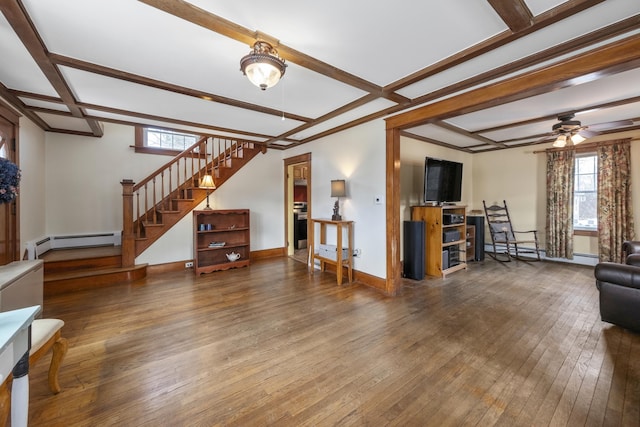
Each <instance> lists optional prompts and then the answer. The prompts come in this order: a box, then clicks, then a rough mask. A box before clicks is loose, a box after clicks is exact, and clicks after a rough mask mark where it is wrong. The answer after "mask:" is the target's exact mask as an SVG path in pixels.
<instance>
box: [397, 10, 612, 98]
mask: <svg viewBox="0 0 640 427" xmlns="http://www.w3.org/2000/svg"><path fill="white" fill-rule="evenodd" d="M603 1H604V0H569V1H566V2H564V3H562V4H561V5H559V6H557V7H555V8H553V9H551V10H548V11H546V12H544V13H542V14H540V15H538V16H537V17H535V18H534V20H533V24H532V25H530V26H529V27H527V28H526V29H524V30H522V31H520V32H518V33H513V32H511V31H503V32H502V33H500V34H497V35H495V36H493V37H491V38H489V39H487V40H485V41H483V42H480V43H478V44H476V45H474V46H471V47H469V48H468V49H464V50H462V51H460V52H458V53H456V54H454V55H451V56H450V57H448V58H446V59H444V60H442V61H439V62H437V63H435V64H433V65H430V66H428V67H426V68H423V69H422V70H419V71H416V72H415V73H413V74H410V75H408V76H407V77H404V78H402V79H400V80H398V81H396V82H393V83H391V84H389V85H387V86H385V90H389V91H397V90H399V89H402V88H403V87H406V86H409V85H412V84H414V83H416V82H418V81H420V80H424V79H426V78H427V77H431V76H433V75H435V74H438V73H441V72H443V71H445V70H447V69H449V68H451V67H455V66H456V65H459V64H462V63H463V62H466V61H469V60H471V59H473V58H476V57H478V56H480V55H483V54H485V53H487V52H490V51H492V50H494V49H497V48H499V47H501V46H504V45H506V44H508V43H511V42H513V41H515V40H518V39H519V38H521V37H524V36H526V35H528V34H531V33H533V32H534V31H537V30H540V29H542V28H544V27H547V26H549V25H552V24H555V23H556V22H559V21H561V20H563V19H565V18H567V17H569V16H571V15H574V14H576V13H579V12H582V11H583V10H586V9H588V8H590V7H593V6H595V5H597V4H598V3H602V2H603Z"/></svg>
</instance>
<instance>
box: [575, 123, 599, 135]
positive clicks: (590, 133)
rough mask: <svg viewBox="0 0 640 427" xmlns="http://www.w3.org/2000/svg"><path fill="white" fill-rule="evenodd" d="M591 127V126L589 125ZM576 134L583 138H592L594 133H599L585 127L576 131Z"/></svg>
mask: <svg viewBox="0 0 640 427" xmlns="http://www.w3.org/2000/svg"><path fill="white" fill-rule="evenodd" d="M589 127H591V126H589ZM578 135H580V136H581V137H583V138H592V137H594V136H596V135H600V134H599V133H598V132H593V131H591V130H587V129H582V130H581V131H579V132H578Z"/></svg>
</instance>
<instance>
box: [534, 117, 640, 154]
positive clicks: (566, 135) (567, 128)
mask: <svg viewBox="0 0 640 427" xmlns="http://www.w3.org/2000/svg"><path fill="white" fill-rule="evenodd" d="M574 117H575V114H573V113H569V114H563V115H561V116H558V123H556V124H554V125H553V126H552V127H551V129H552V130H551V133H550V134H549V135H548V136H554V135H557V138H556V140H555V141H554V142H553V146H554V147H558V148H562V147H564V146H565V145H567V142H569V141H570V142H571V143H572V144H573V145H578V144H580V143H581V142H583V141H584V140H586V139H587V138H591V137H593V136H596V135H598V134H599V132H598V131H599V130H601V131H602V130H607V129H612V128H617V127H621V126H630V125H632V124H633V121H632V120H618V121H614V122H606V123H598V124H595V125H588V126H583V125H582V123H580V121H579V120H573V119H574ZM548 136H547V137H548ZM545 138H546V137H545Z"/></svg>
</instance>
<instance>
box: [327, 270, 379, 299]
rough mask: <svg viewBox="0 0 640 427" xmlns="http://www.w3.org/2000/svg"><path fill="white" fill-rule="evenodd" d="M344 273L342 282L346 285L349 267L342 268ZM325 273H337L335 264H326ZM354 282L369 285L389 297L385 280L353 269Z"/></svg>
mask: <svg viewBox="0 0 640 427" xmlns="http://www.w3.org/2000/svg"><path fill="white" fill-rule="evenodd" d="M342 269H343V272H342V280H344V281H345V282H343V283H346V280H347V277H348V270H347V267H342ZM325 271H329V272H331V273H334V274H335V272H336V266H335V265H333V264H328V263H327V264H326V265H325ZM353 281H354V282H358V283H361V284H363V285H367V286H369V287H371V288H374V289H375V290H377V291H380V292H382V293H383V294H385V295H387V292H386V291H385V289H386V285H387V282H386V280H384V279H381V278H379V277H377V276H373V275H371V274H367V273H363V272H362V271H358V270H356V269H355V268H354V269H353Z"/></svg>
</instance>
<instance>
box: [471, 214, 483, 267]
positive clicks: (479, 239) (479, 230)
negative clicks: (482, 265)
mask: <svg viewBox="0 0 640 427" xmlns="http://www.w3.org/2000/svg"><path fill="white" fill-rule="evenodd" d="M467 225H473V226H474V227H475V228H476V247H475V248H474V249H475V255H476V256H475V258H474V259H473V260H474V261H484V217H483V216H479V215H478V216H472V215H469V216H467Z"/></svg>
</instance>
